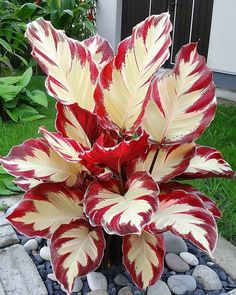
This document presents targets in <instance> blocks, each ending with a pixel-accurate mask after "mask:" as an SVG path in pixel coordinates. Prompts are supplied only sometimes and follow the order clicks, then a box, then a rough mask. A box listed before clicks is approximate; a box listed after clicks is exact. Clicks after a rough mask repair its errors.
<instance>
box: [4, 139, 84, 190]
mask: <svg viewBox="0 0 236 295" xmlns="http://www.w3.org/2000/svg"><path fill="white" fill-rule="evenodd" d="M0 161H1V163H2V166H3V168H4V169H5V170H6V171H8V172H9V173H10V174H12V175H14V176H17V177H18V176H21V177H24V178H36V179H38V180H44V181H48V182H63V181H65V182H66V184H67V185H69V186H72V185H74V184H75V183H76V181H77V180H78V177H79V175H80V173H81V171H82V166H81V165H80V164H79V163H70V162H67V161H65V160H64V159H63V158H62V157H60V156H59V155H58V153H57V152H55V151H54V150H53V149H52V148H50V147H49V146H48V144H47V142H46V140H45V139H42V138H41V139H29V140H27V141H25V142H24V143H23V144H21V145H18V146H15V147H13V148H12V149H11V151H10V153H9V154H8V155H7V156H6V157H3V158H1V159H0Z"/></svg>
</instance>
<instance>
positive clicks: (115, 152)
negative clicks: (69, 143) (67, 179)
mask: <svg viewBox="0 0 236 295" xmlns="http://www.w3.org/2000/svg"><path fill="white" fill-rule="evenodd" d="M147 139H148V136H147V134H145V133H144V134H143V135H142V136H140V137H139V138H137V139H132V140H130V141H121V142H120V143H119V144H117V145H115V146H113V147H103V146H100V145H99V144H97V143H95V144H94V145H93V147H92V149H91V150H90V151H85V152H84V153H83V154H81V155H80V157H81V159H82V161H81V163H82V164H83V165H84V166H86V167H87V168H88V169H91V166H92V167H93V165H98V166H102V167H104V166H105V167H108V168H110V169H111V170H112V171H113V172H114V173H116V174H120V173H121V170H122V166H123V165H124V164H126V163H128V162H130V161H132V160H134V159H137V158H138V157H139V155H140V154H142V153H144V152H145V150H146V148H147V147H148V142H147Z"/></svg>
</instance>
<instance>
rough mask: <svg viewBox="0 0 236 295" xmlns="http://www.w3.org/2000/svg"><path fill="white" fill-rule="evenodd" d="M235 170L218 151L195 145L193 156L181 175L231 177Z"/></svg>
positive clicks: (191, 176)
mask: <svg viewBox="0 0 236 295" xmlns="http://www.w3.org/2000/svg"><path fill="white" fill-rule="evenodd" d="M234 175H235V172H234V171H233V170H232V169H231V167H230V165H229V164H228V163H227V162H226V161H225V160H224V158H223V156H222V155H221V153H220V152H219V151H217V150H216V149H214V148H211V147H207V146H201V145H197V146H196V153H195V156H194V157H193V158H192V159H191V161H190V163H189V166H188V168H187V169H186V170H185V171H184V174H183V175H181V176H183V177H190V178H205V177H233V176H234Z"/></svg>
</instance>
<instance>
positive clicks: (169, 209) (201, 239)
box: [145, 190, 217, 255]
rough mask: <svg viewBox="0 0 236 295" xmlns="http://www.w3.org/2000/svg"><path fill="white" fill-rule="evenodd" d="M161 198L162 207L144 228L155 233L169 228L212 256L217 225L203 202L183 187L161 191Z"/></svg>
mask: <svg viewBox="0 0 236 295" xmlns="http://www.w3.org/2000/svg"><path fill="white" fill-rule="evenodd" d="M159 200H160V206H159V209H158V211H156V212H155V213H154V214H153V215H152V218H151V221H150V223H149V224H148V225H147V227H146V228H145V229H146V230H147V231H149V232H151V233H154V234H157V233H160V232H164V231H167V230H170V231H172V232H173V233H174V234H176V235H178V236H181V237H183V238H185V239H188V240H190V241H191V242H193V243H194V244H195V245H197V246H198V247H199V248H200V249H202V250H203V251H206V252H208V253H209V254H210V255H211V253H212V251H213V250H214V248H215V246H216V241H217V226H216V222H215V219H214V217H213V215H212V214H211V213H210V212H209V211H208V210H207V209H206V208H205V206H204V204H203V202H202V201H201V200H200V199H199V198H198V197H196V196H195V195H193V194H189V193H188V192H184V191H182V190H181V191H178V190H176V191H173V192H172V193H169V194H163V193H161V194H160V195H159Z"/></svg>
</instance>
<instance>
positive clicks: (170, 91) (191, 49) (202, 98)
mask: <svg viewBox="0 0 236 295" xmlns="http://www.w3.org/2000/svg"><path fill="white" fill-rule="evenodd" d="M214 95H215V86H214V83H213V80H212V73H211V71H210V70H209V69H208V68H207V66H206V62H205V59H204V57H203V56H201V55H199V54H198V53H197V44H195V43H190V44H188V45H186V46H183V47H182V49H181V50H180V51H179V53H178V55H177V59H176V63H175V66H174V69H173V70H172V71H169V72H167V74H165V75H163V76H161V77H156V78H155V79H154V81H153V83H152V100H151V101H150V102H149V104H148V106H147V108H146V111H145V115H144V118H143V121H142V126H143V128H144V129H145V130H146V131H147V132H148V133H149V134H150V135H151V138H152V139H153V140H155V141H156V142H158V143H161V144H174V143H185V142H190V141H193V140H194V139H197V138H198V137H199V136H200V135H201V134H202V132H203V131H204V130H205V128H206V127H207V126H208V125H209V124H210V122H211V121H212V119H213V118H214V114H215V109H216V98H215V96H214Z"/></svg>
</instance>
